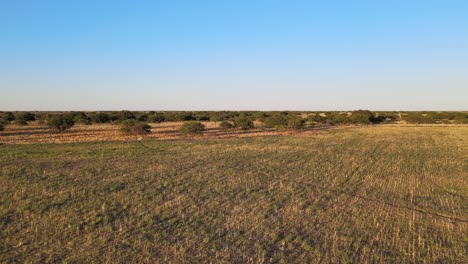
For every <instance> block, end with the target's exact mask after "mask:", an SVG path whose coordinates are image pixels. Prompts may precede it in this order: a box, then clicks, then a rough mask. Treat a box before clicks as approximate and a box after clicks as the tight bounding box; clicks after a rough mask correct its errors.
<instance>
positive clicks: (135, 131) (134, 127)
mask: <svg viewBox="0 0 468 264" xmlns="http://www.w3.org/2000/svg"><path fill="white" fill-rule="evenodd" d="M120 131H122V132H123V133H125V134H127V135H147V134H149V133H151V126H150V125H148V124H147V123H144V122H140V121H138V120H135V119H127V120H124V121H122V122H121V123H120Z"/></svg>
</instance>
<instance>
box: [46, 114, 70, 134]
mask: <svg viewBox="0 0 468 264" xmlns="http://www.w3.org/2000/svg"><path fill="white" fill-rule="evenodd" d="M74 124H75V121H73V119H71V118H67V117H64V116H63V115H56V116H52V117H51V118H49V120H47V126H48V127H49V128H50V129H53V130H57V131H60V132H62V131H65V130H67V129H69V128H71V127H72V126H73V125H74Z"/></svg>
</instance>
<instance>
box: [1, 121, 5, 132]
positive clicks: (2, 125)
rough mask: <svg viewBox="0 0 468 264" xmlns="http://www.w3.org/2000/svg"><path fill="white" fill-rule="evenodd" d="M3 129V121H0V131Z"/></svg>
mask: <svg viewBox="0 0 468 264" xmlns="http://www.w3.org/2000/svg"><path fill="white" fill-rule="evenodd" d="M3 130H5V124H3V122H0V131H3Z"/></svg>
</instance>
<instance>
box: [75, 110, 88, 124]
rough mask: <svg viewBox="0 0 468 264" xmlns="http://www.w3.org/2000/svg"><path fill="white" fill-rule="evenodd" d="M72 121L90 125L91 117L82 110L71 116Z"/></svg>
mask: <svg viewBox="0 0 468 264" xmlns="http://www.w3.org/2000/svg"><path fill="white" fill-rule="evenodd" d="M73 121H75V123H79V124H83V125H91V118H89V117H88V116H87V115H86V114H85V113H83V112H78V113H76V114H75V117H74V118H73Z"/></svg>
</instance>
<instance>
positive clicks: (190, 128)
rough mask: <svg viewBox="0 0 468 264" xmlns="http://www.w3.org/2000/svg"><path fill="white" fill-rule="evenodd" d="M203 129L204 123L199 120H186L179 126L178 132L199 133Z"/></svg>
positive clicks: (201, 132)
mask: <svg viewBox="0 0 468 264" xmlns="http://www.w3.org/2000/svg"><path fill="white" fill-rule="evenodd" d="M204 130H205V125H203V124H202V123H200V122H195V121H188V122H185V123H184V124H183V125H182V127H181V128H180V132H182V133H183V134H187V135H201V134H203V131H204Z"/></svg>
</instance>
